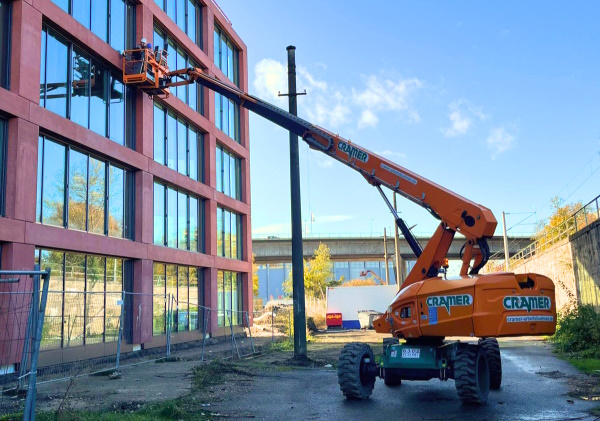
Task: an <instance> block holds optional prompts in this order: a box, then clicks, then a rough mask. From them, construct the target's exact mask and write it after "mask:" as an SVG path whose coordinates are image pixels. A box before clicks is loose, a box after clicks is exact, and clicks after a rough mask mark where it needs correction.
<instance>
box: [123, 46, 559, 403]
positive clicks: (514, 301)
mask: <svg viewBox="0 0 600 421" xmlns="http://www.w3.org/2000/svg"><path fill="white" fill-rule="evenodd" d="M123 81H124V83H126V84H136V85H137V86H138V87H139V88H140V89H141V90H142V91H143V92H146V93H147V94H148V95H150V96H154V97H159V98H160V97H166V96H168V95H169V88H170V87H173V86H179V85H186V84H190V83H195V82H197V83H200V84H202V85H203V86H205V87H207V88H208V89H211V90H213V91H215V92H218V93H219V94H221V95H224V96H225V97H227V98H228V99H230V100H231V101H233V102H235V103H236V104H238V105H240V106H242V107H244V108H246V109H248V110H250V111H253V112H255V113H256V114H259V115H261V116H262V117H264V118H266V119H267V120H270V121H272V122H273V123H275V124H277V125H279V126H280V127H282V128H284V129H286V130H289V131H290V132H292V133H294V134H296V135H298V136H301V137H302V139H303V140H304V141H305V142H307V143H308V145H309V146H310V147H311V148H312V149H315V150H318V151H320V152H322V153H324V154H326V155H329V156H330V157H331V158H333V159H336V160H337V161H339V162H341V163H343V164H345V165H347V166H348V167H350V168H352V169H353V170H355V171H358V172H359V173H360V174H361V175H362V176H363V177H364V178H365V179H366V180H367V182H368V183H369V184H371V185H373V186H374V187H375V188H377V189H378V191H379V193H380V194H381V196H382V198H383V199H384V201H385V203H386V205H387V206H388V208H389V209H390V211H391V212H392V214H393V215H394V216H395V219H396V224H397V225H398V228H399V229H400V231H402V234H403V236H404V237H405V239H406V240H407V242H408V244H409V246H410V247H411V249H412V251H413V253H414V254H415V256H416V257H417V261H416V264H415V266H414V268H413V269H412V270H411V272H410V273H409V274H408V276H407V278H406V279H405V280H404V282H403V283H402V289H401V290H400V291H399V292H398V294H397V295H396V297H395V298H394V300H393V301H392V303H391V304H390V305H389V307H388V309H387V311H386V312H385V313H384V314H383V315H382V316H381V317H380V318H378V319H376V320H375V321H374V327H375V330H376V331H377V332H379V333H382V334H386V335H388V337H386V338H385V339H384V340H383V350H382V351H383V359H382V361H381V363H380V364H379V365H378V364H377V363H376V362H375V358H374V355H373V350H372V349H371V347H370V346H369V345H368V344H362V343H351V344H347V345H346V346H344V348H343V350H342V352H341V354H340V359H339V364H338V383H339V385H340V389H341V391H342V393H343V394H344V396H345V397H346V398H348V399H366V398H368V397H369V396H370V395H371V393H372V391H373V388H374V384H375V380H376V378H377V377H379V378H381V379H383V380H384V383H385V385H386V386H390V387H393V386H398V385H400V383H401V381H402V380H429V379H432V378H439V379H440V380H443V381H445V380H448V379H454V381H455V385H456V390H457V393H458V396H459V397H460V399H461V400H462V401H463V402H464V403H470V404H482V403H485V402H486V401H487V398H488V392H489V390H490V389H498V388H500V385H501V382H502V361H501V358H500V348H499V346H498V341H497V340H496V339H495V338H497V337H503V336H527V335H536V336H537V335H552V334H554V332H555V330H556V302H555V297H554V283H553V282H552V281H551V280H550V279H548V278H547V277H545V276H542V275H539V274H535V273H524V274H515V273H508V272H504V273H493V274H486V275H479V271H480V269H481V268H482V267H483V266H484V265H485V264H486V263H487V261H488V259H489V257H490V251H489V247H488V244H487V239H488V238H490V237H491V236H492V235H493V234H494V231H495V229H496V225H497V222H496V219H495V218H494V215H493V214H492V212H491V211H490V210H489V209H488V208H486V207H484V206H481V205H479V204H477V203H475V202H472V201H470V200H468V199H466V198H464V197H462V196H460V195H458V194H456V193H454V192H451V191H450V190H447V189H445V188H443V187H441V186H439V185H437V184H435V183H433V182H431V181H429V180H427V179H426V178H424V177H421V176H419V175H418V174H415V173H413V172H411V171H409V170H408V169H406V168H403V167H401V166H399V165H396V164H394V163H393V162H391V161H388V160H386V159H384V158H382V157H380V156H378V155H375V154H373V153H372V152H370V151H368V150H366V149H364V148H361V147H360V146H358V145H356V144H354V143H353V142H351V141H350V140H347V139H343V138H341V137H340V136H338V135H336V134H334V133H331V132H329V131H327V130H325V129H323V128H321V127H318V126H315V125H314V124H311V123H309V122H307V121H305V120H303V119H301V118H299V117H296V116H293V115H291V114H290V113H288V112H286V111H284V110H282V109H280V108H278V107H275V106H273V105H271V104H269V103H267V102H265V101H262V100H261V99H259V98H256V97H253V96H251V95H248V94H246V93H245V92H243V91H241V90H239V89H238V88H237V87H235V86H232V85H230V84H229V82H222V81H220V80H218V79H216V78H213V77H211V76H208V75H207V74H205V73H204V71H203V70H202V69H197V68H188V69H179V70H174V71H171V70H170V69H169V68H168V66H167V56H166V52H165V51H164V50H158V48H156V49H155V50H154V51H152V50H150V49H149V48H141V49H136V50H128V51H125V52H124V53H123ZM382 187H386V188H388V189H390V190H392V191H393V192H396V193H398V194H400V195H402V196H404V197H405V198H407V199H408V200H410V201H412V202H415V203H417V204H418V205H420V206H422V207H423V208H425V209H427V210H428V211H429V212H430V213H431V214H432V215H433V217H435V218H436V219H439V220H440V225H439V226H438V228H437V230H436V231H435V233H434V234H433V236H432V238H431V240H430V241H429V242H428V243H427V246H426V247H425V248H422V247H421V245H420V244H419V242H418V241H417V239H416V238H415V237H414V236H413V235H412V233H411V231H410V229H409V228H408V226H407V224H406V223H405V222H404V220H403V219H402V218H400V217H399V216H398V214H397V213H396V211H395V209H394V208H393V206H392V205H391V204H390V202H389V200H388V198H387V196H386V195H385V193H384V192H383V190H382ZM457 232H459V233H460V234H462V235H463V236H464V237H465V244H464V246H463V248H462V250H461V260H462V267H461V271H460V278H459V279H457V280H446V279H445V278H444V277H441V276H440V275H439V273H440V269H445V268H446V267H447V265H448V263H447V254H448V249H449V248H450V245H451V243H452V240H453V239H454V235H455V234H456V233H457ZM442 272H443V270H442ZM448 336H466V337H471V338H479V339H478V341H477V342H474V343H467V342H460V341H445V340H444V339H445V337H448ZM400 339H402V340H403V343H402V344H400V342H399V340H400Z"/></svg>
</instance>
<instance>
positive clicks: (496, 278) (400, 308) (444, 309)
mask: <svg viewBox="0 0 600 421" xmlns="http://www.w3.org/2000/svg"><path fill="white" fill-rule="evenodd" d="M373 326H374V327H375V330H376V331H377V332H379V333H387V334H389V333H391V334H392V335H394V336H395V337H399V338H406V339H409V338H419V337H423V336H427V337H445V336H471V337H480V338H481V337H501V336H522V335H552V334H554V332H555V330H556V302H555V296H554V283H553V282H552V281H551V280H550V279H549V278H547V277H545V276H542V275H538V274H533V273H530V274H514V273H508V272H501V273H494V274H490V275H476V276H461V277H460V278H459V279H455V280H445V279H442V278H430V279H426V280H424V281H420V282H416V283H413V284H411V285H408V286H407V287H405V288H403V289H402V290H401V291H400V292H399V293H398V294H397V295H396V297H395V298H394V301H393V302H392V304H391V305H390V307H389V308H388V311H387V312H386V313H385V314H384V315H383V316H382V317H380V318H379V319H377V320H375V321H374V322H373Z"/></svg>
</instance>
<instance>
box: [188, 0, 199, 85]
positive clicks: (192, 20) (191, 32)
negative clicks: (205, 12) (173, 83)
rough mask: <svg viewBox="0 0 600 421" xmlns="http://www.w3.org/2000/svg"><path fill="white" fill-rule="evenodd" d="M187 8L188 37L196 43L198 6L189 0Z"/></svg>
mask: <svg viewBox="0 0 600 421" xmlns="http://www.w3.org/2000/svg"><path fill="white" fill-rule="evenodd" d="M187 8H188V10H187V34H188V37H190V39H191V40H192V41H193V42H194V43H196V42H197V40H196V22H197V20H196V6H195V5H194V3H193V2H192V1H190V0H187ZM190 90H191V86H190Z"/></svg>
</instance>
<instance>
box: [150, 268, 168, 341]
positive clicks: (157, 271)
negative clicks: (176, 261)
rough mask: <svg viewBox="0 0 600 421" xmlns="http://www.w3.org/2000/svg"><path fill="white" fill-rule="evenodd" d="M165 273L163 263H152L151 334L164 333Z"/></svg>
mask: <svg viewBox="0 0 600 421" xmlns="http://www.w3.org/2000/svg"><path fill="white" fill-rule="evenodd" d="M165 277H166V272H165V265H164V264H163V263H154V267H153V277H152V278H153V281H152V284H153V286H152V294H153V295H154V297H153V303H152V304H153V309H152V334H153V335H161V334H164V333H165V332H166V330H165V327H166V306H167V303H166V292H165V291H166V289H165V288H166V278H165Z"/></svg>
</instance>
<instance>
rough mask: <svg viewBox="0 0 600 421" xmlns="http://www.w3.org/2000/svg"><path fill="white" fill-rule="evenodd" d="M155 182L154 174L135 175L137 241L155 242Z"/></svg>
mask: <svg viewBox="0 0 600 421" xmlns="http://www.w3.org/2000/svg"><path fill="white" fill-rule="evenodd" d="M153 189H154V182H153V177H152V174H150V173H147V172H145V171H137V172H136V173H135V204H136V205H135V241H140V242H142V243H145V244H152V243H153V242H154V212H153V209H154V203H153V198H154V194H153Z"/></svg>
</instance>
